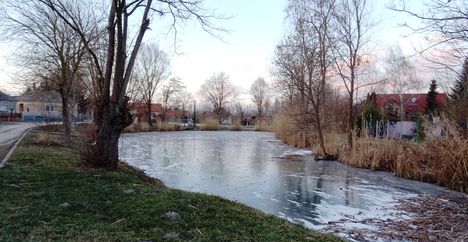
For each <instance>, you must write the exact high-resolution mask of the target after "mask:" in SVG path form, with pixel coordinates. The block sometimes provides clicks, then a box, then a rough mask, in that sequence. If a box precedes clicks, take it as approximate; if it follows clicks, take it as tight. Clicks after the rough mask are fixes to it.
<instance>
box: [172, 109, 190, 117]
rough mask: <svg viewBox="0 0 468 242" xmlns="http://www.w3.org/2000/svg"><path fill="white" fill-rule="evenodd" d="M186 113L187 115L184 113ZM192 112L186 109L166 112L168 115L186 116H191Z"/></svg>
mask: <svg viewBox="0 0 468 242" xmlns="http://www.w3.org/2000/svg"><path fill="white" fill-rule="evenodd" d="M184 113H185V115H183V114H184ZM190 115H191V114H190V112H189V111H184V112H182V110H167V112H166V117H183V116H186V117H190Z"/></svg>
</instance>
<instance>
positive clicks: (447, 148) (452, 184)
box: [273, 116, 468, 193]
mask: <svg viewBox="0 0 468 242" xmlns="http://www.w3.org/2000/svg"><path fill="white" fill-rule="evenodd" d="M294 127H295V125H294V122H293V121H292V120H291V119H287V118H284V117H281V116H280V117H277V118H276V119H275V120H274V122H273V130H274V132H275V133H276V135H277V137H278V138H279V139H281V140H282V141H283V142H285V143H287V144H289V145H292V146H295V147H301V148H311V149H312V151H313V152H314V154H316V155H318V156H321V155H323V154H321V153H320V150H321V149H320V148H319V144H318V142H317V138H316V137H314V136H313V135H307V133H305V132H303V131H302V130H297V129H296V128H294ZM454 127H455V126H454V125H453V124H451V123H450V122H448V121H444V122H443V129H444V130H446V135H445V136H442V137H431V138H428V139H426V140H425V141H423V142H421V143H416V142H414V141H411V140H397V139H375V138H369V137H364V138H358V137H355V138H354V140H355V141H354V146H353V147H352V148H351V149H350V148H349V147H348V145H347V142H346V135H345V134H340V133H336V132H330V133H327V134H326V135H325V147H326V151H327V153H328V155H331V156H334V157H337V158H338V159H337V160H338V161H340V162H343V163H346V164H349V165H351V166H354V167H359V168H366V169H372V170H380V171H390V172H393V173H394V174H395V175H396V176H399V177H403V178H407V179H413V180H418V181H423V182H429V183H435V184H438V185H441V186H445V187H448V188H451V189H454V190H458V191H461V192H465V193H468V140H467V139H465V138H463V136H462V134H461V133H460V132H458V131H457V130H456V129H455V128H454Z"/></svg>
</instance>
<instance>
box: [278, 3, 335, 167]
mask: <svg viewBox="0 0 468 242" xmlns="http://www.w3.org/2000/svg"><path fill="white" fill-rule="evenodd" d="M334 8H335V1H334V0H322V1H307V0H300V1H292V0H291V1H289V5H288V8H287V11H288V17H289V18H290V19H291V22H292V32H291V33H290V34H289V35H288V37H287V38H286V40H285V41H283V43H282V44H280V45H278V47H277V52H276V58H275V67H276V71H275V72H276V75H277V76H278V77H279V80H281V81H282V82H286V83H287V84H283V85H284V86H285V87H286V88H285V90H287V91H288V96H289V98H290V101H291V102H296V103H298V104H299V107H296V108H295V110H298V112H299V113H298V114H294V115H293V116H295V117H298V118H299V121H298V122H297V123H298V124H299V125H302V126H301V127H300V129H301V130H302V131H306V132H308V133H312V132H311V131H312V130H311V128H310V127H308V126H309V125H310V123H312V124H313V126H314V127H313V128H314V129H313V130H314V131H315V132H316V133H317V134H318V142H319V145H320V149H321V152H322V154H323V156H324V158H329V155H328V153H327V151H326V148H325V142H324V129H323V128H324V124H323V115H322V114H323V108H324V106H323V105H324V103H325V102H324V101H325V89H326V87H327V83H328V82H329V78H330V67H331V65H332V63H333V58H332V56H331V50H332V47H333V46H332V35H331V33H332V24H331V21H332V15H333V10H334Z"/></svg>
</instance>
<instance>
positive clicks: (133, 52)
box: [36, 0, 217, 169]
mask: <svg viewBox="0 0 468 242" xmlns="http://www.w3.org/2000/svg"><path fill="white" fill-rule="evenodd" d="M36 1H39V2H40V3H43V4H44V5H46V6H47V7H49V9H51V10H52V11H54V12H55V13H56V14H57V15H58V16H59V17H60V18H61V19H63V20H64V22H65V23H66V24H67V25H68V26H70V27H71V28H72V29H73V30H74V31H75V32H76V33H77V34H78V35H79V36H80V38H81V41H82V42H83V43H84V44H85V48H86V50H87V53H88V55H89V56H90V58H91V63H92V64H93V66H94V67H93V70H94V74H95V75H96V77H95V78H93V79H94V80H95V82H96V84H94V85H93V87H95V88H96V89H97V90H95V93H96V95H95V96H96V100H95V102H96V115H95V120H94V121H95V125H96V129H97V130H96V131H97V135H96V145H95V146H94V151H93V153H94V155H93V156H92V157H93V158H92V160H91V161H90V162H92V163H93V164H94V165H95V166H98V167H105V168H107V169H116V168H117V164H118V159H119V151H118V141H119V138H120V134H121V132H122V130H123V129H124V128H125V127H127V126H128V125H129V124H131V123H132V117H131V115H130V112H129V109H128V101H129V100H128V98H127V95H126V94H127V92H126V91H127V86H128V83H129V81H130V77H131V76H132V70H133V67H134V65H135V62H136V58H137V55H138V52H139V50H140V46H141V44H142V41H143V37H144V36H145V33H146V31H147V30H148V29H149V28H150V23H151V21H152V17H155V16H158V17H165V16H167V17H169V18H170V19H171V21H172V28H173V29H175V30H176V27H177V26H178V24H180V22H181V21H182V22H183V21H184V20H187V19H190V18H192V17H193V18H195V19H196V20H197V21H198V22H199V23H200V24H201V26H202V27H203V29H204V30H205V31H208V32H212V31H214V30H217V28H215V27H214V26H213V25H212V24H211V22H210V20H211V19H212V18H214V17H215V16H213V15H212V14H211V13H206V10H205V9H204V8H203V7H202V1H183V0H155V1H153V0H135V1H126V0H112V1H111V4H110V6H109V12H108V14H107V24H106V26H104V27H105V29H106V31H107V37H106V38H105V39H106V44H105V45H104V46H105V49H106V58H105V62H104V64H103V63H102V62H101V60H100V58H99V54H98V53H97V52H98V50H95V49H93V48H92V45H91V40H90V38H89V29H87V28H84V27H83V26H81V25H80V23H79V20H80V19H82V18H83V14H84V13H89V12H95V11H96V10H95V9H91V8H89V7H88V6H89V2H88V1H85V2H77V1H69V0H36ZM135 18H139V19H140V20H139V21H138V20H134V19H135ZM132 26H137V28H136V29H133V28H132ZM100 27H102V26H97V28H100ZM132 34H135V35H134V38H133V41H132V37H131V36H130V35H132Z"/></svg>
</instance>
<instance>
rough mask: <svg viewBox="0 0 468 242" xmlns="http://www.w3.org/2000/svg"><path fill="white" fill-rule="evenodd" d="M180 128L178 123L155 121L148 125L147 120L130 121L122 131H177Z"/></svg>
mask: <svg viewBox="0 0 468 242" xmlns="http://www.w3.org/2000/svg"><path fill="white" fill-rule="evenodd" d="M177 130H180V124H173V123H164V122H157V123H156V124H154V125H153V126H150V125H149V124H148V123H147V122H140V123H132V124H131V125H129V126H128V127H126V128H125V129H124V130H123V132H124V133H135V132H151V131H177Z"/></svg>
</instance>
